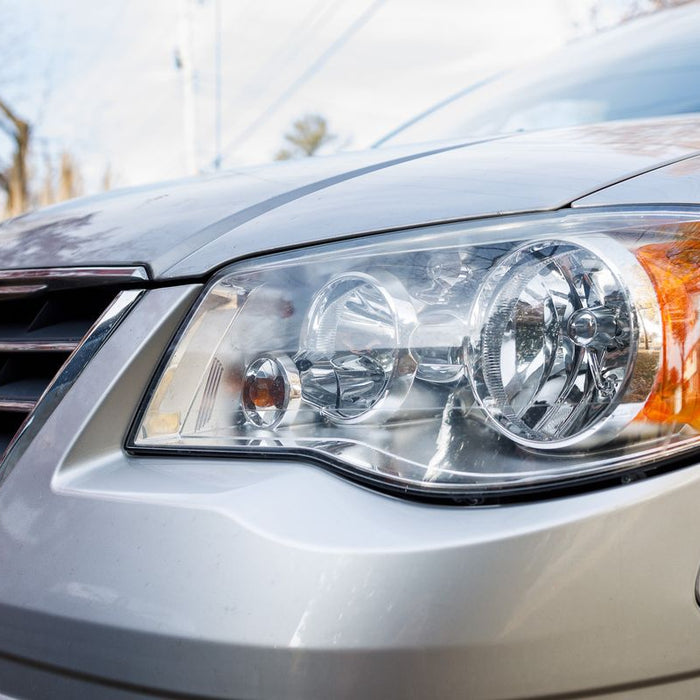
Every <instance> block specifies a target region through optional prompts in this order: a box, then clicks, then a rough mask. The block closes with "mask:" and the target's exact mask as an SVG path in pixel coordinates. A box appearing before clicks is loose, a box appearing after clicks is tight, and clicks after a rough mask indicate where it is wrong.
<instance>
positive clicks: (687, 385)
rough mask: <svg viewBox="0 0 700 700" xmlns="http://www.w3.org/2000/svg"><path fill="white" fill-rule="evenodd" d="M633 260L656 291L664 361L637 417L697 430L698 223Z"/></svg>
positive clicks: (699, 347) (699, 349)
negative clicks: (677, 424)
mask: <svg viewBox="0 0 700 700" xmlns="http://www.w3.org/2000/svg"><path fill="white" fill-rule="evenodd" d="M637 259H638V260H639V262H640V263H641V264H642V266H643V267H644V268H645V269H646V271H647V273H648V275H649V277H650V278H651V280H652V283H653V284H654V287H655V288H656V293H657V295H658V299H659V306H660V307H661V316H662V323H663V362H662V366H661V369H660V371H659V375H658V377H657V381H656V385H655V387H654V390H653V392H652V394H651V395H650V396H649V399H648V400H647V402H646V405H645V407H644V410H643V411H642V412H641V414H640V415H639V418H640V419H642V420H648V421H653V422H655V423H687V424H688V425H691V426H692V427H693V428H695V429H700V372H699V370H700V333H699V332H698V323H697V321H698V311H699V309H700V223H698V222H689V223H685V224H682V225H681V226H680V232H679V235H678V237H677V238H676V239H675V240H673V241H672V242H670V243H657V244H652V245H647V246H644V247H642V248H640V249H639V250H637Z"/></svg>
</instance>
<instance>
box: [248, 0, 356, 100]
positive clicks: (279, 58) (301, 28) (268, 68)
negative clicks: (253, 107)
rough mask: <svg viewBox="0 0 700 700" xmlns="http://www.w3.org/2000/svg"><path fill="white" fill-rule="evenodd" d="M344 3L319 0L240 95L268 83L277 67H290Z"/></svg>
mask: <svg viewBox="0 0 700 700" xmlns="http://www.w3.org/2000/svg"><path fill="white" fill-rule="evenodd" d="M342 3H343V0H335V2H331V3H329V2H327V0H319V2H317V3H316V4H314V5H313V6H312V7H311V9H310V10H309V11H308V12H307V13H306V14H305V15H304V16H303V17H302V19H301V21H300V22H299V23H298V25H297V26H296V27H295V28H294V29H293V30H292V31H291V34H290V38H289V41H287V42H285V44H284V45H283V46H282V47H281V48H280V49H279V50H278V51H277V52H276V53H275V54H274V55H273V56H272V58H270V59H269V60H268V61H267V62H266V63H264V64H263V66H262V67H261V68H260V69H259V70H257V71H256V72H255V73H254V74H253V76H252V77H251V78H249V79H248V81H247V82H246V83H245V85H243V87H242V88H241V89H240V93H242V94H245V93H246V92H248V91H249V90H251V89H252V88H254V87H255V86H257V85H260V84H261V83H267V80H266V78H267V77H268V76H270V75H271V74H272V73H274V70H273V69H274V68H275V66H276V65H279V64H285V65H288V64H289V62H290V61H291V60H293V59H294V58H295V57H296V56H297V55H298V53H299V51H300V50H301V49H302V48H303V47H304V46H307V45H308V43H309V40H310V39H311V37H313V35H314V34H316V33H317V32H318V30H319V29H322V28H323V27H324V26H325V25H326V24H328V22H329V21H330V20H331V19H333V16H334V15H335V13H336V12H337V11H338V9H339V8H340V6H341V4H342ZM321 8H322V9H321Z"/></svg>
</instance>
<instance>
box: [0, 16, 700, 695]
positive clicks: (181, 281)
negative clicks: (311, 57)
mask: <svg viewBox="0 0 700 700" xmlns="http://www.w3.org/2000/svg"><path fill="white" fill-rule="evenodd" d="M698 36H700V12H699V11H698V9H697V7H692V6H690V7H687V8H682V9H678V10H672V11H668V12H665V13H662V14H660V15H658V16H656V17H650V18H646V19H642V20H639V21H637V22H633V23H630V24H628V25H625V26H623V27H621V28H619V29H617V30H613V31H610V32H607V33H604V34H601V35H599V36H596V37H594V38H591V39H588V40H585V41H583V40H582V41H580V42H578V43H576V44H574V45H572V46H570V47H568V48H567V49H565V50H563V51H562V52H561V53H560V54H558V55H556V56H554V57H552V58H550V59H548V60H547V61H545V62H543V63H542V64H541V65H540V66H532V67H528V68H523V69H521V70H520V71H518V72H513V73H510V74H507V75H504V76H501V77H499V78H494V79H493V80H491V81H489V82H488V83H486V84H484V85H482V86H480V87H477V88H475V89H473V90H471V91H469V92H468V93H465V94H463V95H461V96H460V97H459V98H458V99H455V100H452V101H451V102H450V103H449V104H447V105H444V106H442V107H441V108H440V109H437V110H434V111H432V112H431V113H430V114H429V115H427V116H426V117H425V118H424V119H423V120H418V121H416V122H415V123H413V124H412V125H410V126H409V127H407V128H405V129H403V130H399V131H397V133H395V134H394V135H393V136H392V137H391V138H389V139H387V140H386V143H385V144H384V147H383V148H377V149H372V150H369V151H367V152H364V153H356V154H348V155H343V156H338V157H334V158H327V159H310V160H307V161H304V162H296V163H290V164H278V165H270V166H264V167H258V168H249V169H246V170H241V171H238V172H235V173H227V174H221V175H212V176H208V177H202V178H199V179H195V180H188V181H183V182H174V183H170V184H166V185H158V186H152V187H143V188H137V189H133V190H127V191H123V192H118V193H113V194H108V195H104V196H99V197H94V198H87V199H82V200H78V201H75V202H70V203H67V204H63V205H59V206H55V207H52V208H50V209H46V210H43V211H39V212H35V213H31V214H28V215H26V216H23V217H20V218H18V219H15V220H12V221H9V222H6V223H4V224H3V225H2V226H0V269H1V270H2V271H1V272H0V360H1V363H0V431H1V432H2V440H3V448H2V449H3V450H4V458H3V462H2V466H1V467H0V697H2V698H51V699H52V700H53V699H55V698H154V697H174V698H314V699H315V698H318V699H328V698H385V699H386V698H441V699H442V698H583V697H595V698H623V697H634V698H657V697H658V698H661V697H663V698H670V697H673V698H697V697H700V607H699V605H698V599H697V594H696V578H697V573H698V567H699V566H700V470H699V469H698V467H697V464H696V461H697V451H698V449H700V273H699V272H698V270H699V267H698V265H699V264H700V155H699V154H700V114H698V113H700V42H699V41H698ZM443 119H445V120H447V121H449V122H450V123H452V124H453V125H454V128H455V129H457V131H456V132H455V131H454V130H453V129H452V127H450V128H447V127H445V129H444V130H440V128H438V126H436V125H438V124H439V123H441V121H442V120H443ZM430 124H433V125H434V126H432V127H431V126H430ZM421 125H424V126H427V127H428V128H429V130H431V138H432V139H436V138H441V137H452V136H453V137H454V139H453V140H450V141H442V142H433V143H430V144H427V145H421V146H415V145H414V146H402V145H391V144H392V143H394V144H397V143H398V141H399V140H400V139H401V138H406V139H409V140H410V138H411V133H414V134H416V135H415V138H422V137H420V136H419V135H418V134H417V133H416V132H415V131H412V130H415V129H419V128H422V126H421ZM460 125H461V126H460Z"/></svg>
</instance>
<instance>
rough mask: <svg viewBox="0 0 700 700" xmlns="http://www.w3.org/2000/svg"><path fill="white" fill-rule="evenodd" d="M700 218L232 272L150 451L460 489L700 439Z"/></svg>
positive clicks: (147, 441)
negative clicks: (246, 458)
mask: <svg viewBox="0 0 700 700" xmlns="http://www.w3.org/2000/svg"><path fill="white" fill-rule="evenodd" d="M699 233H700V224H698V223H697V222H696V217H694V216H693V215H692V214H691V213H678V212H673V213H662V212H649V213H639V212H637V213H634V212H630V213H604V212H587V213H567V214H560V213H557V214H549V215H538V216H520V217H503V218H500V219H494V220H491V221H488V222H477V223H472V224H454V225H445V226H437V227H431V228H430V229H422V230H416V231H411V232H404V233H401V234H390V235H383V236H379V237H378V236H374V237H368V238H365V239H359V240H352V241H345V242H342V243H336V244H329V245H324V246H317V247H315V248H308V249H306V250H303V251H297V252H294V253H288V254H281V255H275V256H268V257H266V258H262V259H259V260H256V261H250V262H242V263H238V264H235V265H232V266H231V267H229V268H228V269H226V270H225V271H224V272H223V273H222V274H221V275H219V276H218V277H217V278H216V279H215V280H214V281H213V282H212V284H211V285H210V286H209V287H208V289H207V290H206V292H205V294H203V296H202V298H201V299H200V301H199V303H198V304H197V306H196V308H195V309H194V310H193V312H192V313H191V315H190V317H189V318H188V320H187V322H186V323H185V325H184V327H183V329H182V330H181V332H180V333H179V335H178V338H177V339H176V341H175V343H174V345H173V347H172V348H171V350H170V351H169V353H168V356H167V357H166V360H165V361H164V363H163V367H162V368H161V370H160V372H159V374H158V376H157V377H156V379H155V380H154V386H153V388H152V391H151V393H150V396H149V399H148V401H147V403H146V404H145V406H144V407H143V409H142V411H141V414H140V417H139V419H138V421H137V425H136V429H135V430H134V432H133V435H132V437H131V443H130V444H131V447H133V448H136V449H142V450H162V449H168V450H181V449H182V450H188V451H196V450H201V451H205V452H217V453H219V452H225V453H227V454H228V453H244V454H250V453H252V452H261V453H263V454H265V455H266V456H270V457H274V456H275V455H277V456H280V457H283V456H289V455H290V454H294V455H305V456H307V457H309V458H313V459H315V460H317V461H321V462H323V463H325V464H328V465H331V466H335V467H337V468H340V469H342V470H345V471H347V472H350V473H352V474H354V475H356V476H360V477H361V476H364V477H367V478H368V479H370V480H372V481H375V482H376V481H381V482H384V483H385V484H387V485H394V486H397V487H399V488H401V489H402V490H404V491H413V492H419V493H422V494H426V493H431V494H443V495H444V494H450V495H453V496H457V497H460V496H466V497H474V496H478V495H481V494H484V493H494V492H504V491H517V490H518V489H523V488H528V489H532V488H533V487H535V486H541V487H543V486H545V485H551V484H554V483H558V482H564V481H566V482H568V481H571V480H574V479H579V478H584V477H590V476H591V475H595V474H605V473H616V472H623V471H626V470H630V469H635V470H639V469H642V468H644V467H646V466H649V465H653V464H655V463H657V462H658V461H660V460H661V459H665V458H667V457H668V456H669V455H670V454H677V453H678V452H681V451H684V450H688V449H691V448H692V447H693V446H695V445H696V444H697V443H698V439H699V433H698V430H700V379H699V375H698V359H700V357H699V354H700V323H698V318H697V314H698V308H699V304H698V302H699V301H700V296H698V295H700V275H698V272H697V269H698V268H697V264H698V262H699V261H700V235H698V234H699Z"/></svg>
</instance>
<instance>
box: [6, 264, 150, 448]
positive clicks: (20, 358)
mask: <svg viewBox="0 0 700 700" xmlns="http://www.w3.org/2000/svg"><path fill="white" fill-rule="evenodd" d="M22 272H25V273H26V276H23V275H22ZM108 272H109V274H108V275H105V274H104V270H102V271H100V270H95V276H94V278H91V277H90V276H89V275H88V274H87V271H86V270H85V269H80V270H76V275H75V278H74V279H73V278H72V276H71V274H70V270H67V269H61V270H40V271H39V270H27V271H11V272H3V271H0V455H2V454H3V453H4V452H5V450H6V449H7V446H8V445H9V444H10V443H11V442H12V439H13V437H14V435H15V434H16V433H17V432H18V431H19V430H20V428H21V426H22V423H23V422H24V421H25V420H26V418H27V417H28V416H29V414H30V413H31V412H32V410H33V409H34V408H35V407H36V405H37V402H38V401H39V399H40V398H41V396H42V394H43V393H44V391H45V390H46V388H47V387H48V386H49V385H50V384H51V382H52V381H53V379H54V377H55V376H56V375H57V373H58V372H59V371H60V369H61V367H62V366H63V365H64V363H65V362H66V360H67V359H68V358H69V357H70V355H71V353H72V352H73V351H74V350H75V349H76V348H77V347H78V346H79V345H80V343H81V342H82V340H83V338H84V337H85V335H86V334H87V333H88V331H89V330H90V328H91V327H92V326H93V324H94V323H95V322H96V321H97V320H98V318H99V317H100V316H101V315H102V313H103V312H104V311H105V310H106V309H107V307H108V306H109V305H110V303H111V302H112V301H113V300H114V299H115V298H116V296H117V294H118V293H119V292H120V291H122V290H123V289H125V288H126V287H128V286H133V285H134V283H136V282H137V280H138V279H143V278H144V277H145V275H144V274H142V271H140V272H139V273H138V274H134V272H133V270H126V271H125V273H124V274H123V275H122V274H120V271H119V270H118V269H110V270H109V271H108ZM122 277H123V278H124V279H121V280H120V278H122ZM118 280H120V282H119V283H118V282H117V281H118Z"/></svg>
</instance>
